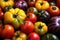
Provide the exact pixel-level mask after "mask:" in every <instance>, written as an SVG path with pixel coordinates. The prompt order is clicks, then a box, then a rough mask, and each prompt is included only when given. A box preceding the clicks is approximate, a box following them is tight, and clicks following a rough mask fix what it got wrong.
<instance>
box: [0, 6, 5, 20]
mask: <svg viewBox="0 0 60 40" xmlns="http://www.w3.org/2000/svg"><path fill="white" fill-rule="evenodd" d="M3 17H4V14H3V12H2V8H1V7H0V19H3Z"/></svg>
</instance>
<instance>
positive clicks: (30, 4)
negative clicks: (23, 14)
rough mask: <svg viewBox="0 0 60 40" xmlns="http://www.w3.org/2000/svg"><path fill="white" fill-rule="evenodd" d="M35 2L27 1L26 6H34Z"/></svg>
mask: <svg viewBox="0 0 60 40" xmlns="http://www.w3.org/2000/svg"><path fill="white" fill-rule="evenodd" d="M35 2H36V0H27V3H28V5H29V6H31V7H32V6H34V5H35Z"/></svg>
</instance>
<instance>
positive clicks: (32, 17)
mask: <svg viewBox="0 0 60 40" xmlns="http://www.w3.org/2000/svg"><path fill="white" fill-rule="evenodd" d="M26 20H28V21H31V22H33V23H35V22H36V21H37V16H36V15H35V14H34V13H27V18H26Z"/></svg>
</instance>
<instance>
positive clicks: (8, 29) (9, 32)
mask: <svg viewBox="0 0 60 40" xmlns="http://www.w3.org/2000/svg"><path fill="white" fill-rule="evenodd" d="M13 36H14V28H13V26H11V25H9V24H6V25H4V29H3V31H2V37H3V38H5V39H9V38H12V37H13Z"/></svg>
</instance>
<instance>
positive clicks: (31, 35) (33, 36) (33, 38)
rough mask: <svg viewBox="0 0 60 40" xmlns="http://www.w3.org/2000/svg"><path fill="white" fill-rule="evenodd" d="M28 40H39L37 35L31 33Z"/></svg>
mask: <svg viewBox="0 0 60 40" xmlns="http://www.w3.org/2000/svg"><path fill="white" fill-rule="evenodd" d="M28 40H40V36H39V35H38V34H37V33H35V32H32V33H30V34H29V35H28Z"/></svg>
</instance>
